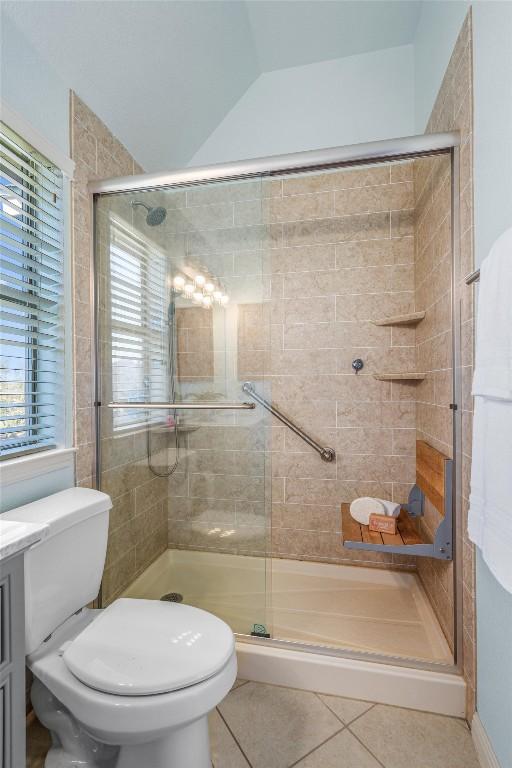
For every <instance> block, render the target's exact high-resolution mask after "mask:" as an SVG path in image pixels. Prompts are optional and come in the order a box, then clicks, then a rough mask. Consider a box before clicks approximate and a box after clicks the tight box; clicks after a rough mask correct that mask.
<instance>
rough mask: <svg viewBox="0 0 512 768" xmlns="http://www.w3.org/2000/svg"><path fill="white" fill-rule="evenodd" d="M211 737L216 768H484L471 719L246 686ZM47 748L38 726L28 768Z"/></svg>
mask: <svg viewBox="0 0 512 768" xmlns="http://www.w3.org/2000/svg"><path fill="white" fill-rule="evenodd" d="M210 735H211V746H212V761H213V768H411V766H414V768H478V766H479V763H478V760H477V757H476V753H475V750H474V748H473V742H472V740H471V734H470V732H469V728H468V727H467V724H466V722H465V721H464V720H459V719H457V718H453V717H443V716H441V715H432V714H428V713H426V712H418V711H415V710H408V709H400V708H399V707H389V706H384V705H382V704H373V703H371V702H366V701H357V700H355V699H343V698H339V697H337V696H325V695H323V694H316V693H309V692H307V691H299V690H295V689H292V688H281V687H279V686H273V685H263V684H261V683H253V682H246V681H243V680H238V681H237V682H236V683H235V685H234V686H233V689H232V691H231V692H230V693H229V694H228V696H226V698H225V699H224V701H223V702H221V704H220V705H219V706H218V707H217V709H216V710H215V711H214V712H212V714H211V716H210ZM48 743H49V742H48V736H47V733H46V731H45V730H44V729H43V728H41V726H40V725H38V724H37V723H35V724H33V725H32V726H31V728H30V731H29V752H30V756H29V758H28V760H27V768H42V767H43V765H44V755H45V754H46V751H47V749H48ZM146 768H150V767H149V766H147V767H146ZM173 768H174V766H173ZM176 768H191V767H189V766H187V767H185V766H183V767H182V766H176Z"/></svg>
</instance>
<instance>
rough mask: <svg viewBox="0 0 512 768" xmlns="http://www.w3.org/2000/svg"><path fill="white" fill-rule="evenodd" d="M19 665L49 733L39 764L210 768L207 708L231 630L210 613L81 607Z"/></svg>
mask: <svg viewBox="0 0 512 768" xmlns="http://www.w3.org/2000/svg"><path fill="white" fill-rule="evenodd" d="M183 608H184V609H185V611H182V610H180V609H183ZM154 609H155V610H154ZM165 613H167V614H168V618H167V619H165ZM152 614H153V615H152ZM180 614H181V615H180ZM183 614H185V615H183ZM162 617H164V620H162ZM132 621H134V622H135V621H137V622H139V626H138V628H137V626H136V625H134V624H132V623H131V622H132ZM217 625H220V626H217ZM156 626H159V627H160V631H159V633H158V634H157V636H156V637H155V636H154V634H153V639H152V640H150V635H151V633H154V630H155V627H156ZM137 629H139V630H142V632H141V631H139V632H137ZM144 630H146V631H144ZM219 630H220V631H219ZM123 632H125V633H126V632H129V633H130V635H128V636H126V635H125V638H124V643H122V636H121V634H119V633H123ZM132 632H133V633H134V635H135V636H134V635H133V634H131V633H132ZM198 634H202V636H201V637H200V638H197V635H198ZM194 637H195V638H196V639H195V640H194ZM173 641H174V642H173ZM187 643H190V644H189V645H187ZM176 649H178V654H176ZM117 651H118V653H117ZM173 652H174V653H173ZM188 652H189V653H188ZM177 656H178V657H177ZM27 664H28V666H29V668H30V670H31V671H32V673H33V675H34V683H33V687H32V704H33V706H34V711H35V713H36V715H37V717H38V719H39V720H40V722H41V723H42V724H43V725H44V726H45V727H46V728H48V730H50V732H51V733H52V737H53V744H54V746H53V747H52V749H51V750H50V752H49V754H48V756H47V758H46V763H45V768H68V766H69V768H71V767H72V766H73V768H75V766H76V765H80V766H87V768H142V766H147V768H175V767H176V768H180V767H181V766H187V767H188V766H189V767H190V768H210V765H211V762H210V750H209V740H208V713H209V712H210V711H211V710H212V709H214V708H215V707H216V706H217V704H218V703H219V702H220V701H221V700H222V699H223V698H224V696H226V694H227V693H228V692H229V690H230V689H231V687H232V685H233V683H234V681H235V678H236V655H235V648H234V640H233V635H232V632H231V630H230V629H229V627H227V625H225V624H224V622H221V621H220V620H219V619H217V618H216V617H215V616H212V615H211V614H208V613H206V612H205V611H201V610H199V609H196V608H191V607H190V606H183V605H176V604H170V603H160V602H159V601H151V600H118V601H116V602H114V603H112V605H111V606H109V607H108V608H106V609H105V610H104V611H101V610H89V609H84V610H82V611H80V612H79V614H78V615H76V616H73V617H72V618H71V619H69V620H68V621H67V622H65V623H64V625H62V626H61V627H60V628H59V629H58V630H57V631H56V632H55V633H54V634H53V635H52V636H51V638H50V639H49V640H48V641H47V642H46V643H44V644H43V646H41V647H40V648H38V649H37V651H36V652H35V653H33V654H31V655H30V656H28V657H27ZM159 669H160V670H161V674H160V675H159V674H158V670H159ZM81 678H82V679H81ZM102 689H103V690H102ZM116 690H117V692H114V691H116ZM121 691H122V693H121Z"/></svg>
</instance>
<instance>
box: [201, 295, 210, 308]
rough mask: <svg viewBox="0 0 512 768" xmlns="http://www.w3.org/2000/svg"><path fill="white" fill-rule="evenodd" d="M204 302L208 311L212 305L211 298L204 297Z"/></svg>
mask: <svg viewBox="0 0 512 768" xmlns="http://www.w3.org/2000/svg"><path fill="white" fill-rule="evenodd" d="M202 302H203V304H204V306H205V307H206V308H207V309H209V308H210V307H211V305H212V300H211V297H210V296H203V298H202Z"/></svg>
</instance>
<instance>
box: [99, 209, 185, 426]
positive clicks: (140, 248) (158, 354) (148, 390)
mask: <svg viewBox="0 0 512 768" xmlns="http://www.w3.org/2000/svg"><path fill="white" fill-rule="evenodd" d="M109 261H110V316H111V323H112V330H111V354H112V399H113V401H114V402H130V401H131V402H162V401H166V400H167V399H168V382H169V375H168V366H169V349H168V343H169V342H168V339H169V336H168V334H169V321H170V318H169V317H168V311H169V298H168V295H167V294H168V291H169V288H168V284H167V259H166V255H165V253H163V252H162V251H161V250H159V248H158V247H157V246H156V245H155V244H154V243H152V242H151V241H150V240H148V239H146V238H144V237H143V236H142V235H141V234H140V233H139V232H137V231H136V230H135V229H133V228H132V227H130V226H129V225H128V224H126V222H124V221H122V220H121V219H118V218H117V217H115V216H111V217H110V259H109ZM146 415H147V412H146V411H136V410H114V425H113V426H114V430H119V429H124V428H126V427H136V426H142V425H143V424H145V423H146ZM161 417H162V414H161V413H159V412H156V413H155V418H156V419H158V418H161Z"/></svg>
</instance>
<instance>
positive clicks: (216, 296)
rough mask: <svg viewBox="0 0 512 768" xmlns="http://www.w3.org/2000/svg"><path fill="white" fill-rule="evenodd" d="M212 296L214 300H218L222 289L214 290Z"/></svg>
mask: <svg viewBox="0 0 512 768" xmlns="http://www.w3.org/2000/svg"><path fill="white" fill-rule="evenodd" d="M213 298H214V299H215V301H220V300H221V298H222V291H214V292H213Z"/></svg>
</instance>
